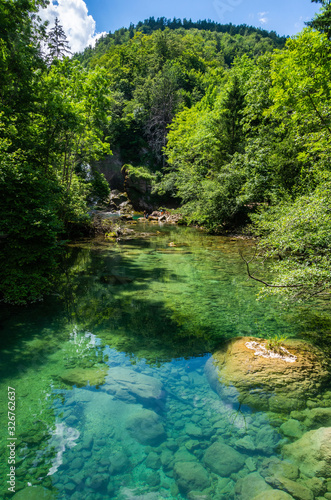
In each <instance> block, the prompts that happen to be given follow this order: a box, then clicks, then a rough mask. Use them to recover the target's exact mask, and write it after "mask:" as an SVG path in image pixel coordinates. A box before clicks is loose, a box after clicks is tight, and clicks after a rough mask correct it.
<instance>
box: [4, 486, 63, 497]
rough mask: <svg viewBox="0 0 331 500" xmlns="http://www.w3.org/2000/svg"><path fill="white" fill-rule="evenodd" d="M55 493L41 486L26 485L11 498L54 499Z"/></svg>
mask: <svg viewBox="0 0 331 500" xmlns="http://www.w3.org/2000/svg"><path fill="white" fill-rule="evenodd" d="M56 497H57V495H56V494H54V493H52V492H51V491H49V490H46V488H43V487H42V486H28V487H27V488H24V489H23V490H21V491H18V492H17V493H15V495H14V496H13V497H12V500H55V498H56Z"/></svg>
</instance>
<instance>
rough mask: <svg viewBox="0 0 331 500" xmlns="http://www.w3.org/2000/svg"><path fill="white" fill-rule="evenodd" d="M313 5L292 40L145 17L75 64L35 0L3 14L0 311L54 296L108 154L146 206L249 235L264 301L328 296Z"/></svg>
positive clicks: (330, 106)
mask: <svg viewBox="0 0 331 500" xmlns="http://www.w3.org/2000/svg"><path fill="white" fill-rule="evenodd" d="M306 1H309V0H306ZM313 1H315V2H316V3H319V4H321V5H320V7H321V10H320V13H319V14H318V15H316V17H315V18H314V19H313V20H311V21H310V22H309V23H307V27H306V28H305V29H304V30H303V31H302V32H300V33H298V34H297V35H296V36H294V37H292V38H284V37H279V36H278V35H277V34H276V33H275V32H267V31H265V30H261V29H256V28H253V27H250V26H246V25H241V26H234V25H231V24H228V25H221V24H218V23H215V22H211V21H198V22H192V21H191V20H186V19H184V20H183V21H181V20H179V19H173V20H168V19H165V18H160V19H156V20H155V19H154V18H150V19H147V20H145V21H143V22H141V23H138V24H137V25H130V27H128V28H121V29H119V30H118V31H116V32H115V33H109V34H108V35H106V36H104V37H102V38H101V39H99V40H98V42H97V44H96V46H95V48H91V47H89V48H87V49H85V51H84V52H83V53H81V54H74V55H72V54H71V53H70V47H69V46H68V43H67V41H66V36H65V33H64V31H63V29H62V27H61V25H60V24H59V23H56V25H55V27H54V28H52V29H49V28H48V27H47V26H46V25H44V24H42V22H41V20H40V18H39V17H38V10H39V8H41V7H43V6H45V5H46V4H47V1H45V0H0V19H1V32H0V73H1V83H0V98H1V101H0V205H1V218H0V252H1V253H0V299H1V300H2V301H5V302H8V303H13V304H26V303H28V302H34V301H38V300H41V299H42V298H43V296H45V295H47V294H48V293H50V292H51V291H52V290H53V288H54V284H55V283H56V278H57V273H59V272H61V258H62V254H63V249H64V247H65V244H66V242H67V241H68V240H70V239H73V238H76V237H77V236H79V235H82V234H89V228H90V227H91V224H92V218H91V216H90V215H89V211H90V208H91V206H92V204H96V203H99V204H102V203H103V202H105V201H106V200H107V197H109V193H110V189H112V186H109V185H108V183H107V181H106V180H105V178H104V176H103V174H101V173H100V171H99V170H98V167H97V165H98V163H97V161H98V160H100V159H102V158H104V157H105V155H111V154H112V153H113V154H116V155H117V157H118V158H119V159H120V161H121V164H122V165H123V168H124V169H126V174H127V176H135V177H136V178H138V179H139V178H142V179H145V180H146V181H147V182H148V183H149V185H150V189H151V191H152V194H153V200H155V206H154V208H158V205H157V203H158V202H159V205H161V201H160V200H162V204H163V205H164V203H165V202H164V200H167V202H168V204H169V205H168V206H169V207H170V206H171V207H174V206H176V207H177V210H178V211H179V212H181V213H182V214H183V216H184V221H185V223H186V224H195V225H198V226H201V227H203V228H204V229H205V230H206V231H208V232H210V233H212V234H222V233H226V232H229V231H231V232H232V233H236V232H244V234H249V235H252V236H255V237H257V238H258V239H257V250H256V255H255V257H254V259H253V260H254V262H252V264H250V263H249V262H248V260H246V262H247V269H248V272H249V273H250V274H251V276H252V271H251V269H250V267H251V265H253V267H254V268H256V269H257V276H258V279H261V280H263V281H265V287H264V288H263V292H262V293H276V294H279V295H280V298H284V299H292V300H304V299H309V298H311V297H314V296H316V295H318V296H321V297H325V298H328V296H329V291H330V287H331V254H330V250H331V164H330V152H331V101H330V93H331V5H330V1H329V0H313ZM243 258H244V259H247V258H246V257H245V256H243ZM259 259H262V260H265V259H269V261H270V266H271V270H272V273H271V275H272V277H273V278H272V280H271V281H270V282H268V281H267V280H266V279H264V277H263V275H261V274H259V272H258V269H259V267H258V262H259ZM253 277H254V278H255V275H253Z"/></svg>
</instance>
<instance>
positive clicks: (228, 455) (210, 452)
mask: <svg viewBox="0 0 331 500" xmlns="http://www.w3.org/2000/svg"><path fill="white" fill-rule="evenodd" d="M246 458H247V456H246V455H242V454H241V453H239V452H238V451H236V450H234V449H233V448H231V446H228V445H227V444H224V443H221V442H219V441H216V442H215V443H213V444H212V445H211V446H209V448H207V450H206V453H205V455H204V459H203V460H204V463H205V464H206V465H207V467H209V468H210V470H212V471H213V472H215V473H216V474H218V475H219V476H221V477H228V476H230V475H231V474H232V473H233V472H238V470H239V469H241V467H242V466H243V465H244V463H245V460H246Z"/></svg>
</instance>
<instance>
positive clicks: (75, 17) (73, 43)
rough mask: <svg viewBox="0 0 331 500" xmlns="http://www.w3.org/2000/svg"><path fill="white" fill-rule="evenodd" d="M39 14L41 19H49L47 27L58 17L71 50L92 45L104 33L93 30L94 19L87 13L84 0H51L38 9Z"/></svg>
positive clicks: (77, 50)
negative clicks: (44, 6) (45, 6)
mask: <svg viewBox="0 0 331 500" xmlns="http://www.w3.org/2000/svg"><path fill="white" fill-rule="evenodd" d="M39 15H40V17H41V19H42V20H43V21H49V28H52V27H53V26H54V21H55V18H56V17H58V19H59V23H60V24H61V25H62V27H63V29H64V31H65V33H66V35H67V39H68V42H69V45H70V47H71V51H72V52H81V51H82V50H84V49H85V47H87V46H89V45H92V46H94V44H95V42H96V40H97V39H98V38H100V37H101V36H102V35H105V34H106V32H103V33H96V32H95V20H94V19H93V17H92V16H91V15H89V14H88V10H87V7H86V3H85V2H84V0H58V1H55V0H52V1H51V2H50V4H49V5H48V6H47V8H46V9H41V10H40V11H39Z"/></svg>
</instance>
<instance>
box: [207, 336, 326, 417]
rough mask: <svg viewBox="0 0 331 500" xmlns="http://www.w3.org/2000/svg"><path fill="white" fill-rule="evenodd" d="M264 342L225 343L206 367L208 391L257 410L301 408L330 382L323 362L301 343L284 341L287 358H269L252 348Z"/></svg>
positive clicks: (248, 339) (242, 339)
mask: <svg viewBox="0 0 331 500" xmlns="http://www.w3.org/2000/svg"><path fill="white" fill-rule="evenodd" d="M266 342H267V341H265V340H263V339H258V338H253V337H238V338H235V339H232V340H231V341H229V342H227V343H226V344H225V345H224V346H223V347H222V348H221V349H220V350H219V351H217V352H216V353H214V354H213V356H212V357H211V358H210V359H209V360H208V362H207V363H206V366H205V373H206V375H207V378H208V381H209V383H210V385H211V387H212V388H213V389H214V390H215V391H216V392H217V393H218V394H219V395H220V396H221V398H222V399H223V400H224V399H227V400H228V401H230V402H231V403H234V404H238V403H241V404H247V405H249V406H252V407H253V408H256V409H258V410H266V411H268V410H270V411H275V412H278V411H291V410H297V409H301V408H304V407H305V406H306V401H307V398H311V397H314V396H315V395H316V394H318V393H319V391H320V390H321V388H323V386H324V385H326V384H327V383H328V381H329V380H330V371H329V368H328V362H327V359H326V358H325V356H324V355H323V353H322V352H321V351H320V350H319V349H317V348H316V347H314V346H312V345H310V344H308V343H306V342H303V341H294V340H287V341H286V344H285V346H286V349H287V350H288V352H289V355H286V356H284V357H270V356H269V355H268V352H267V351H264V352H263V350H261V349H258V348H256V349H254V348H252V347H254V346H258V345H262V346H264V347H265V344H266ZM261 352H262V354H261ZM269 352H270V351H269ZM290 355H291V356H292V357H291V356H290ZM265 356H266V357H265ZM268 356H269V357H268Z"/></svg>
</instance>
